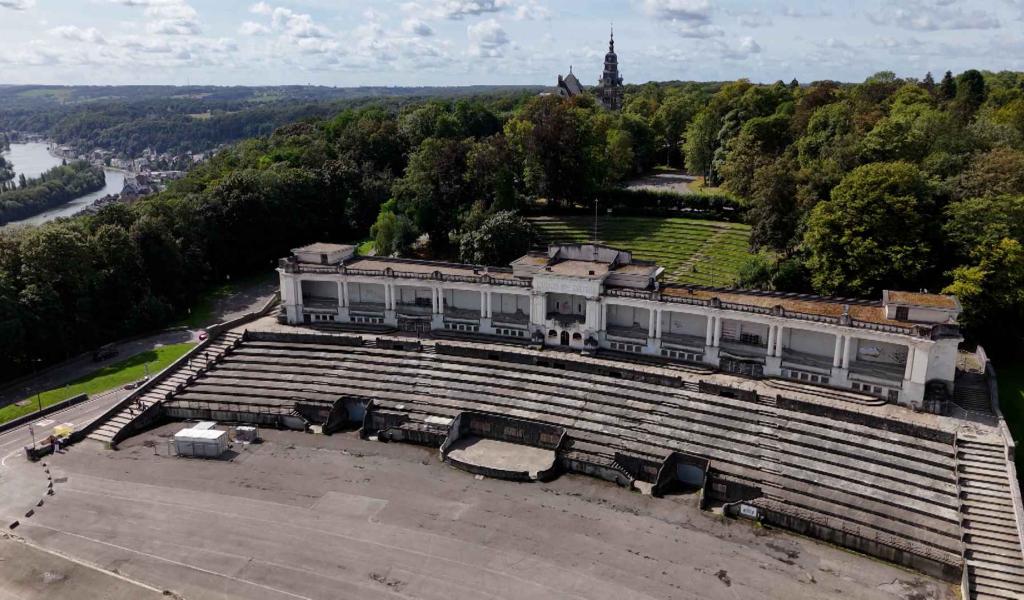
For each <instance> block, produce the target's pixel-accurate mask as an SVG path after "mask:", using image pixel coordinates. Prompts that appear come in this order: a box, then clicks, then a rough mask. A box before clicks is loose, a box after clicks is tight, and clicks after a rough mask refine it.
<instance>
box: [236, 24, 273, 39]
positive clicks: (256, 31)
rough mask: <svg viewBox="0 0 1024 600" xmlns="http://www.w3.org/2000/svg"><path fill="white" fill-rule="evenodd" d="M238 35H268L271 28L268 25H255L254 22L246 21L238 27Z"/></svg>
mask: <svg viewBox="0 0 1024 600" xmlns="http://www.w3.org/2000/svg"><path fill="white" fill-rule="evenodd" d="M238 33H240V34H242V35H254V36H255V35H267V34H269V33H270V28H269V27H267V26H266V25H261V24H259V23H254V22H252V21H245V22H244V23H242V24H241V25H239V27H238Z"/></svg>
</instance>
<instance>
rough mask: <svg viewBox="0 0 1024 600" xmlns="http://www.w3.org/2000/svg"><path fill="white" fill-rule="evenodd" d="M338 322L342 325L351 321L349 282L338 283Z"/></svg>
mask: <svg viewBox="0 0 1024 600" xmlns="http://www.w3.org/2000/svg"><path fill="white" fill-rule="evenodd" d="M337 321H338V322H340V323H347V322H348V321H349V316H348V282H346V281H339V282H338V316H337Z"/></svg>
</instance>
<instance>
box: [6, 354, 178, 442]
mask: <svg viewBox="0 0 1024 600" xmlns="http://www.w3.org/2000/svg"><path fill="white" fill-rule="evenodd" d="M194 346H195V343H194V342H185V343H182V344H170V345H167V346H161V347H160V348H157V349H156V350H147V351H146V352H140V353H139V354H136V355H134V356H130V357H128V358H126V359H124V360H122V361H119V362H116V363H114V364H112V365H109V366H106V367H103V368H102V369H97V370H96V371H94V372H92V373H90V374H89V375H86V376H85V377H82V378H80V379H77V380H75V381H72V382H71V383H69V384H68V385H66V386H62V387H59V388H54V389H51V390H47V391H45V392H43V393H42V394H41V395H40V399H41V400H42V405H43V406H44V407H46V406H49V405H51V404H54V403H56V402H60V401H61V400H66V399H68V398H70V397H72V396H77V395H78V394H89V395H95V394H98V393H100V392H105V391H107V390H111V389H114V388H117V387H121V386H123V385H124V384H126V383H129V382H131V381H137V380H139V379H142V378H143V377H144V376H145V374H146V372H147V369H148V372H149V374H150V375H151V376H152V375H155V374H156V373H158V372H160V371H162V370H163V369H164V368H165V367H167V365H169V364H171V363H172V362H174V361H175V360H177V359H178V358H179V357H181V356H182V355H183V354H185V353H186V352H188V351H189V349H191V348H192V347H194ZM38 408H39V402H38V401H37V399H36V396H32V397H31V398H28V399H27V402H26V403H25V404H23V405H22V406H19V405H17V404H11V405H9V406H5V407H4V408H0V423H6V422H7V421H10V420H11V419H16V418H18V417H20V416H22V415H27V414H28V413H30V412H34V411H36V410H37V409H38Z"/></svg>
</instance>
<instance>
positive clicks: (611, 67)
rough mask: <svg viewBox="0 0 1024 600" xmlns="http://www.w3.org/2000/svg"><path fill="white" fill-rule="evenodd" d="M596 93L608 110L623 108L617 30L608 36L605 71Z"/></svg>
mask: <svg viewBox="0 0 1024 600" xmlns="http://www.w3.org/2000/svg"><path fill="white" fill-rule="evenodd" d="M594 95H595V96H597V101H598V102H600V103H601V106H603V107H605V108H607V109H608V110H620V109H621V108H622V95H623V88H622V75H620V74H619V57H618V56H617V55H616V54H615V32H614V31H612V32H611V35H610V36H609V38H608V53H607V54H605V55H604V72H603V73H601V80H600V81H599V82H598V84H597V88H595V89H594Z"/></svg>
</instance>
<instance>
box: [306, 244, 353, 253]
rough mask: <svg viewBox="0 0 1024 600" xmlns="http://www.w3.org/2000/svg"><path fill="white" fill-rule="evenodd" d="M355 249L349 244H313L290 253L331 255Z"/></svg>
mask: <svg viewBox="0 0 1024 600" xmlns="http://www.w3.org/2000/svg"><path fill="white" fill-rule="evenodd" d="M353 248H355V246H352V245H351V244H328V243H326V242H314V243H312V244H307V245H305V246H302V247H301V248H292V252H293V253H295V252H320V253H331V252H343V251H347V250H351V249H353Z"/></svg>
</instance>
